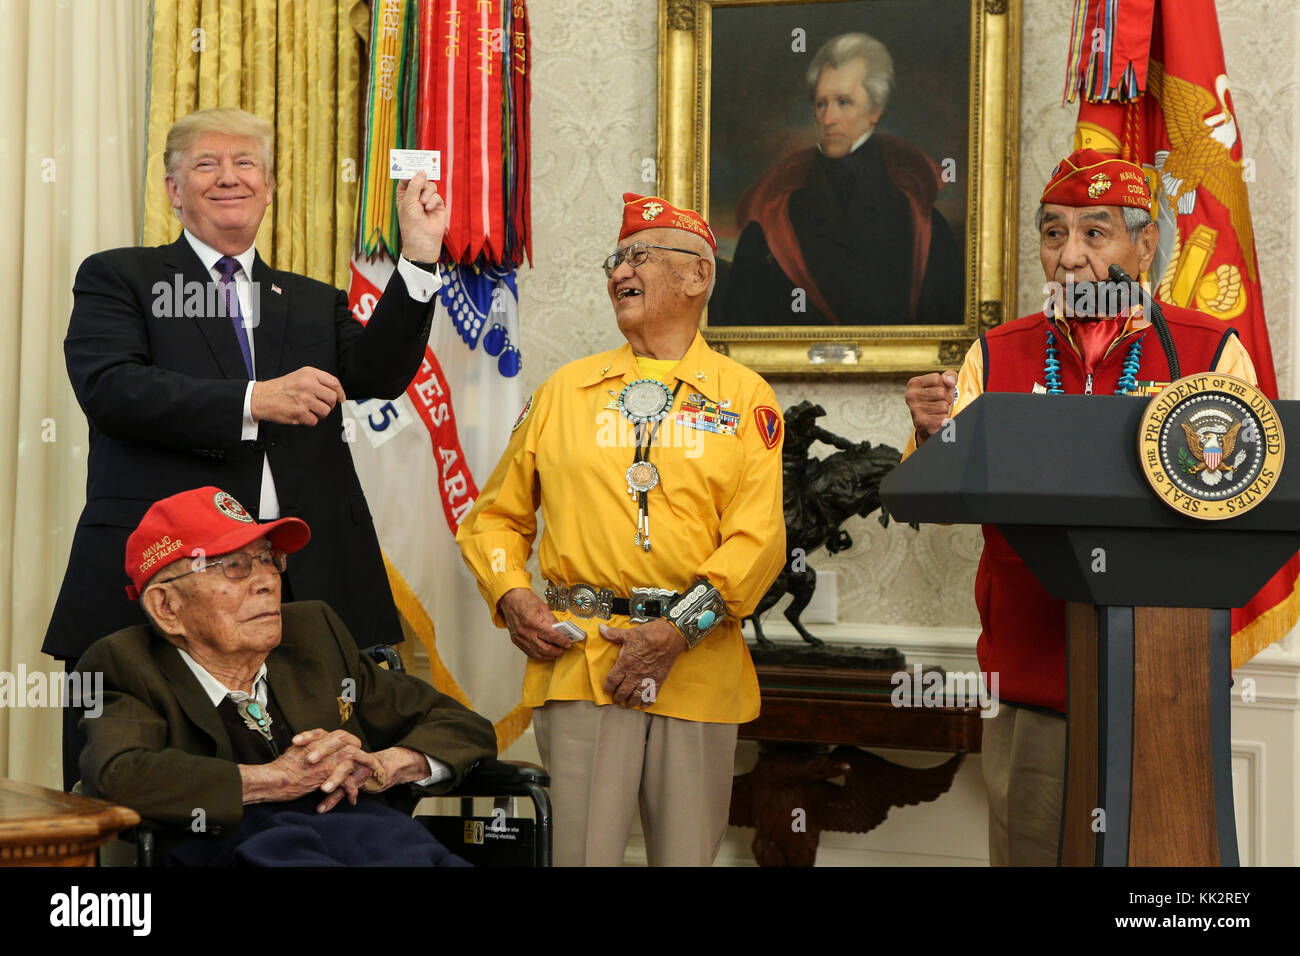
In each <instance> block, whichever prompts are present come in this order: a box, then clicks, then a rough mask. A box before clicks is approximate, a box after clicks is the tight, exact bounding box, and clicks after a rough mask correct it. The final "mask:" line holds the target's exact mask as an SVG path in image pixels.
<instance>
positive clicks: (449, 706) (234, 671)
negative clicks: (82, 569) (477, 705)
mask: <svg viewBox="0 0 1300 956" xmlns="http://www.w3.org/2000/svg"><path fill="white" fill-rule="evenodd" d="M310 537H311V535H310V532H309V530H308V527H307V525H306V524H305V523H304V522H302V521H300V520H299V519H297V518H281V519H279V520H277V521H271V522H267V523H262V524H259V523H257V522H255V521H254V520H253V518H252V516H251V515H250V514H248V512H247V511H246V510H245V509H244V508H243V506H242V505H240V503H239V502H238V501H237V500H236V499H235V498H234V497H233V496H232V495H230V494H228V493H226V492H224V491H222V490H220V489H218V488H215V487H211V486H208V487H205V488H197V489H194V490H192V491H186V492H182V493H181V494H177V495H173V496H171V497H169V498H166V499H164V500H162V501H160V502H158V503H157V504H155V505H154V506H153V507H152V508H150V509H149V511H148V512H147V513H146V514H145V516H144V518H143V519H142V520H141V522H140V526H139V527H138V528H137V529H136V530H135V531H134V532H133V533H132V534H131V535H130V537H129V539H128V541H127V544H126V548H125V552H126V568H127V574H128V576H129V577H130V579H131V581H132V585H131V586H130V591H131V593H132V594H134V595H138V597H139V600H140V602H141V605H142V606H143V609H144V611H145V613H146V614H147V616H148V617H149V619H150V621H151V622H152V623H151V624H142V625H137V626H135V627H130V628H126V629H125V630H122V631H119V632H117V633H116V634H113V635H111V636H109V637H105V638H103V639H102V640H100V641H97V642H96V643H95V644H94V645H93V646H92V647H91V648H90V650H88V651H87V652H86V653H85V654H84V655H83V656H82V659H81V665H80V666H81V668H82V670H83V671H84V672H87V673H94V672H98V673H102V674H103V686H104V694H103V709H102V713H100V714H99V716H90V715H89V714H88V715H87V716H86V717H84V718H83V719H82V722H81V727H82V731H83V733H84V734H85V736H86V741H87V742H86V746H85V749H84V750H83V751H82V753H81V771H82V776H83V781H84V786H85V789H86V792H87V793H88V794H90V795H92V796H100V797H103V798H105V799H108V800H112V801H115V802H117V803H121V804H124V805H126V806H129V807H131V808H132V809H134V810H136V811H137V812H138V813H140V814H141V815H142V816H143V817H145V818H146V819H149V820H154V821H158V822H162V823H168V824H174V825H179V826H182V827H184V828H186V829H190V830H194V831H200V832H202V833H203V834H204V838H203V839H199V840H192V841H190V845H189V846H187V847H186V849H185V851H184V853H183V856H184V858H185V859H186V860H187V861H189V862H210V861H211V859H212V858H213V857H214V856H216V858H217V859H221V860H225V861H229V860H231V859H232V858H233V857H234V854H236V853H238V854H239V856H238V857H237V860H238V861H239V862H257V861H263V860H270V859H274V860H276V861H277V862H285V861H286V859H287V860H288V861H291V862H298V863H303V862H324V861H326V860H328V861H332V862H343V863H361V862H365V863H381V862H387V863H422V862H423V863H432V862H435V861H437V860H439V859H440V858H441V856H442V853H443V851H442V849H441V847H440V846H438V844H436V843H435V842H433V841H432V838H431V837H429V836H428V834H427V833H426V832H425V831H424V830H423V828H422V827H421V826H420V825H419V824H418V823H415V822H413V821H411V820H410V818H409V815H410V812H411V809H412V808H413V805H414V802H415V797H414V794H413V793H412V792H411V790H410V788H408V787H401V788H400V789H393V788H394V787H396V786H397V785H399V784H415V785H417V786H419V787H422V788H433V789H431V790H427V789H426V792H428V793H437V792H440V791H445V790H446V789H449V788H450V787H452V786H454V785H455V784H457V783H459V782H460V781H461V779H462V778H463V777H464V775H465V773H466V771H467V770H468V768H469V767H471V766H472V765H473V764H474V763H476V762H477V761H479V760H482V759H485V758H490V757H494V756H495V755H496V737H495V734H494V732H493V730H492V725H491V724H490V723H489V722H488V721H486V720H484V719H483V718H482V717H480V716H478V715H477V714H475V713H473V712H472V711H469V710H467V709H466V708H464V707H462V706H461V705H460V704H458V703H457V702H456V701H454V700H452V699H451V698H449V697H446V696H444V695H442V694H440V693H438V691H436V690H435V689H434V688H433V687H432V686H431V685H430V684H428V683H426V682H425V681H422V680H420V679H418V678H416V677H412V676H410V675H408V674H402V673H396V672H393V671H388V670H385V669H383V668H381V667H379V666H378V665H376V664H375V663H374V662H373V661H371V660H370V659H369V658H368V657H366V656H364V655H362V654H360V653H359V652H358V650H357V648H356V646H355V643H354V642H353V640H352V637H351V635H350V634H349V633H348V630H347V628H346V626H345V625H344V624H343V622H342V621H340V620H339V618H338V616H337V615H335V614H334V612H333V611H331V610H330V608H329V607H328V605H326V604H324V603H323V602H319V601H310V602H301V603H297V604H285V605H281V603H280V595H281V588H280V581H281V572H282V571H283V570H284V569H285V567H286V566H287V562H288V557H287V555H288V554H289V553H293V552H297V551H298V550H299V549H300V548H302V546H303V545H304V544H306V543H307V541H308V539H309V538H310ZM195 551H197V552H198V556H196V557H191V552H195ZM296 560H297V558H295V561H296ZM345 798H346V800H347V805H346V806H340V804H341V802H342V801H343V800H344V799H345ZM254 805H257V806H256V808H255V809H254ZM200 811H201V812H200ZM327 811H332V812H330V813H329V819H328V820H326V819H323V817H322V814H325V813H326V812H327ZM195 844H197V845H195ZM322 846H323V848H324V849H323V851H320V848H321V847H322ZM377 847H386V848H387V850H386V851H385V853H384V855H383V856H382V857H377V856H375V853H376V852H377V851H376V848H377ZM322 852H323V855H322Z"/></svg>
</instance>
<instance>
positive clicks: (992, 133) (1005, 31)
mask: <svg viewBox="0 0 1300 956" xmlns="http://www.w3.org/2000/svg"><path fill="white" fill-rule="evenodd" d="M931 2H932V3H940V2H945V3H951V4H952V5H954V6H956V7H958V8H959V9H958V10H956V11H954V12H953V14H952V15H951V17H950V18H949V21H948V22H949V27H950V30H955V29H959V28H953V27H952V24H959V23H961V22H963V21H962V17H963V13H962V11H963V10H966V9H969V51H970V52H969V61H968V63H969V89H968V91H967V92H968V98H967V99H968V104H967V112H968V116H969V127H968V129H969V133H968V136H967V152H966V156H965V169H966V170H969V171H970V175H969V182H968V183H967V184H966V188H965V194H964V202H963V200H962V199H960V198H959V199H957V200H952V199H949V200H948V202H949V204H950V206H951V205H952V204H954V203H955V204H956V205H958V206H961V205H964V215H965V220H964V234H963V235H960V236H958V235H956V230H954V233H953V234H954V236H955V238H956V242H957V246H958V248H959V254H960V256H961V262H962V265H963V267H964V273H965V274H964V278H963V279H962V280H960V281H961V282H962V285H961V287H960V290H959V293H960V294H961V295H962V296H963V306H962V309H961V313H960V315H961V318H962V319H963V321H962V322H961V323H960V324H956V323H954V324H942V325H937V324H928V325H921V324H911V325H907V324H899V325H848V324H843V325H839V324H837V325H788V326H783V325H754V326H751V325H737V324H729V325H713V326H711V325H710V324H709V318H708V314H707V313H706V315H705V317H704V320H703V322H702V326H701V329H702V331H703V333H704V335H705V337H706V339H707V340H708V341H709V343H710V345H712V346H713V347H714V348H715V349H718V350H719V351H722V352H724V353H726V354H729V355H730V356H732V357H733V358H735V359H736V360H737V361H739V362H741V363H743V364H745V365H747V366H749V367H750V368H752V369H754V370H755V371H757V372H759V373H761V374H764V375H778V376H779V375H800V374H807V373H816V374H819V375H820V374H832V375H858V376H862V375H898V374H907V373H918V372H927V371H932V370H934V369H935V368H939V367H955V366H957V365H959V364H960V363H961V361H962V358H963V357H964V355H965V353H966V350H967V349H968V348H969V346H970V344H971V342H972V341H973V340H974V339H975V338H976V337H978V336H979V335H980V333H981V332H983V331H984V330H986V329H988V328H991V327H993V326H995V325H998V324H999V323H1001V322H1002V321H1003V320H1008V319H1011V318H1015V315H1014V303H1015V287H1016V236H1017V219H1016V217H1017V209H1016V195H1017V193H1016V189H1017V181H1018V173H1019V169H1018V149H1019V142H1018V141H1019V88H1020V0H972V2H970V3H962V2H961V0H931ZM837 4H838V5H841V6H843V8H844V13H845V15H846V19H845V23H844V25H843V28H842V32H859V31H861V27H860V26H859V24H860V23H861V22H862V20H864V19H866V17H864V16H863V12H864V11H867V12H870V13H871V14H872V15H873V17H874V16H875V15H876V14H877V13H879V14H881V15H884V14H887V13H888V12H889V10H890V9H898V6H899V5H898V4H897V3H891V2H890V0H659V118H658V136H659V140H658V187H659V194H660V195H661V196H662V197H663V198H665V199H667V200H668V201H669V202H671V203H674V204H677V205H682V206H687V207H690V208H692V209H697V210H699V211H700V212H701V213H702V214H703V215H704V216H705V217H706V218H708V219H709V221H710V222H711V223H713V225H714V229H715V232H717V231H718V230H719V225H720V223H719V222H715V221H714V219H713V217H712V213H714V212H716V210H711V208H710V206H711V202H710V195H709V193H710V189H709V184H710V168H711V161H712V159H713V156H712V154H711V136H712V130H713V116H712V102H711V99H712V89H713V85H714V82H715V80H716V81H717V82H718V83H722V82H725V78H723V77H718V78H715V77H714V75H713V66H714V64H713V61H714V52H715V46H714V43H715V36H714V19H715V13H717V12H720V11H722V12H723V16H724V18H726V17H730V19H727V20H726V21H725V22H726V23H731V24H735V23H737V22H738V21H737V19H736V17H737V16H754V15H755V14H754V11H755V10H758V9H759V8H772V7H787V8H804V7H807V8H810V9H809V10H808V11H807V13H808V15H809V17H810V18H811V17H813V16H814V14H815V15H816V16H820V17H822V19H823V21H825V18H826V17H827V16H836V15H838V11H837V10H835V9H834V6H835V5H837ZM723 8H740V9H737V10H735V11H732V10H726V11H723ZM812 8H815V9H812ZM945 9H946V8H945ZM850 13H852V14H853V16H851V17H849V16H847V15H848V14H850ZM770 15H772V14H769V16H770ZM897 18H898V20H899V21H900V23H899V24H897V25H895V28H894V29H895V33H896V34H899V35H904V36H909V42H910V35H908V34H906V33H905V30H908V29H910V30H915V31H922V32H924V31H927V30H931V31H932V30H935V29H938V28H941V27H942V25H941V24H935V23H927V22H924V20H923V19H922V18H917V22H915V24H914V26H911V27H906V28H905V27H904V26H902V20H903V16H902V15H901V14H900V15H898V17H897ZM872 22H873V23H874V22H878V21H877V20H875V19H873V20H872ZM885 25H886V26H887V25H888V24H887V23H886V24H885ZM790 32H791V33H792V34H793V35H795V37H796V40H795V43H794V44H792V46H797V45H798V40H799V37H798V31H790ZM825 32H826V31H825V30H824V29H823V30H822V33H825ZM734 35H735V34H730V33H729V34H728V36H734ZM881 38H882V40H883V39H884V35H883V34H882V35H881ZM823 39H825V37H821V38H818V37H812V36H810V37H809V38H808V40H807V57H808V58H809V59H808V60H807V61H806V62H811V57H812V55H813V51H815V50H816V49H817V44H818V43H820V42H822V40H823ZM959 39H960V38H959V37H957V35H956V34H955V33H954V38H950V40H949V42H950V43H956V42H957V41H958V40H959ZM730 42H733V43H736V42H739V41H735V40H732V41H730ZM750 55H753V56H756V57H757V56H758V54H751V53H749V52H746V53H745V56H750ZM732 59H733V60H734V59H735V55H734V54H732ZM895 61H896V62H895V71H896V74H897V75H898V80H897V82H898V85H899V87H900V88H901V86H902V84H903V83H904V82H906V80H905V78H904V73H905V70H906V69H907V68H908V67H909V64H906V63H903V62H902V61H900V60H899V58H898V56H897V55H895ZM762 67H763V68H764V69H767V68H770V67H771V63H770V61H767V62H764V63H763V64H762ZM949 68H950V69H953V68H954V67H951V66H950V67H949ZM734 72H736V73H737V75H738V76H739V75H740V74H741V73H742V72H743V71H739V70H738V71H734ZM750 78H751V77H750V76H749V75H745V76H744V77H743V79H744V80H745V82H746V83H747V82H748V81H749V80H750ZM927 79H929V77H927ZM744 85H745V84H744V83H741V84H738V85H737V87H736V89H737V91H738V92H742V93H743V90H742V89H741V87H743V86H744ZM792 95H793V94H792ZM804 95H806V94H804ZM934 99H935V97H934V96H933V94H930V99H929V100H927V101H926V102H927V103H928V102H933V100H934ZM958 102H959V101H958ZM946 108H947V109H949V110H950V111H954V112H956V113H958V114H959V113H960V109H959V107H954V106H953V105H952V103H951V102H949V103H948V104H947V105H946ZM742 115H745V116H749V115H756V114H742ZM762 115H763V116H766V115H767V114H766V113H764V114H762ZM808 115H809V118H810V119H811V115H812V114H811V110H810V112H809V114H808ZM747 121H748V120H747ZM763 121H764V120H763V119H762V118H759V119H755V120H753V122H763ZM723 122H731V121H730V120H728V119H725V114H724V119H723ZM880 122H881V129H882V130H887V129H888V128H889V125H890V113H889V111H888V110H886V113H885V115H884V117H883V119H882V120H881V121H880ZM946 132H947V135H949V136H951V135H952V133H951V130H947V131H946ZM812 138H813V139H814V140H815V138H816V133H815V131H814V133H813V136H812ZM855 148H856V147H855ZM808 152H810V153H811V150H808ZM776 158H777V157H772V159H776ZM721 165H722V164H720V167H721ZM774 165H775V164H774ZM949 195H951V194H949ZM934 208H935V211H936V214H938V205H937V203H936V204H935V207H934ZM734 218H738V217H733V219H734ZM723 251H724V250H723V248H722V236H721V234H720V235H719V258H720V260H722V261H720V263H719V272H720V276H721V275H724V270H725V269H727V268H729V267H730V263H729V262H727V261H725V260H723ZM769 261H771V257H769ZM921 261H924V260H921ZM787 272H788V270H787ZM926 281H929V275H928V274H927V275H926ZM918 284H919V280H918ZM798 291H800V290H796V292H798ZM950 301H955V300H952V299H950ZM913 302H915V297H914V298H913ZM713 305H714V306H715V307H718V308H719V310H720V311H719V315H720V317H721V316H723V315H724V313H723V312H722V311H721V309H722V307H721V306H719V300H718V298H717V296H715V298H714V299H713ZM733 314H739V313H735V312H734V310H733ZM817 314H820V313H817ZM952 314H954V315H956V314H957V313H956V310H955V309H953V310H952Z"/></svg>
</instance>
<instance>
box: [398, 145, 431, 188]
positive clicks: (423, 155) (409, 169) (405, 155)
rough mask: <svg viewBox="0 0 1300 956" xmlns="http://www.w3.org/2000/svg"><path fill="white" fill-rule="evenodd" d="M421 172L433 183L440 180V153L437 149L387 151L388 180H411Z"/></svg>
mask: <svg viewBox="0 0 1300 956" xmlns="http://www.w3.org/2000/svg"><path fill="white" fill-rule="evenodd" d="M421 170H423V171H424V174H425V176H426V177H428V178H429V179H430V180H432V181H434V182H436V181H438V180H439V179H441V178H442V151H441V150H437V149H390V150H389V151H388V176H389V178H390V179H411V178H412V177H413V176H415V174H416V173H418V172H420V171H421Z"/></svg>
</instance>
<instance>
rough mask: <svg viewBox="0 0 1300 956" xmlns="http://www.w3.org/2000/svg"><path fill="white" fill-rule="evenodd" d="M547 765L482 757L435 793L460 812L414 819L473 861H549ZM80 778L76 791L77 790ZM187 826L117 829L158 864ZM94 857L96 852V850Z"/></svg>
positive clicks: (391, 663)
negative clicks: (483, 802)
mask: <svg viewBox="0 0 1300 956" xmlns="http://www.w3.org/2000/svg"><path fill="white" fill-rule="evenodd" d="M362 653H363V654H365V655H367V656H368V657H370V658H371V659H373V660H375V661H376V662H378V663H380V664H386V665H387V666H388V668H389V669H390V670H395V671H405V667H404V666H403V664H402V659H401V658H400V657H399V656H398V654H397V651H396V650H394V649H393V647H392V646H391V645H388V644H376V645H374V646H373V647H367V648H363V649H362ZM550 783H551V780H550V777H549V776H548V775H547V774H546V771H545V770H543V769H542V768H541V767H538V766H536V765H534V764H529V763H524V762H522V761H506V760H483V761H480V762H479V763H477V764H475V765H474V766H473V767H472V768H471V769H470V771H469V773H467V774H466V775H465V779H464V780H462V781H461V784H460V786H458V787H456V788H455V789H454V790H451V791H449V792H448V793H444V794H440V795H439V797H438V799H447V798H454V799H458V800H459V801H460V816H459V817H453V816H445V815H435V814H417V815H416V816H415V819H416V821H417V822H419V823H420V824H421V825H422V826H424V828H425V829H426V830H428V831H429V832H430V833H431V834H433V836H434V838H435V839H437V840H438V841H439V842H440V843H441V844H442V845H443V846H445V847H446V848H447V849H448V850H450V851H451V852H452V853H455V854H456V855H457V856H459V857H462V858H463V859H465V860H466V861H468V862H469V863H472V864H474V865H475V866H544V867H549V866H550V865H551V848H552V817H551V800H550V796H549V795H548V794H547V792H546V788H547V787H548V786H550ZM80 786H81V785H80V783H78V784H77V786H76V787H74V788H73V789H74V791H77V792H79V791H80ZM519 797H527V798H528V799H529V800H531V801H532V805H533V819H531V820H529V819H527V818H517V817H512V816H509V815H507V808H508V807H509V806H510V805H512V804H513V801H514V800H516V799H517V798H519ZM475 798H491V799H492V801H493V812H492V815H491V816H489V817H482V816H475V814H474V800H475ZM187 832H188V831H186V830H184V829H182V828H177V827H172V826H163V825H160V824H156V823H153V822H151V821H147V820H142V821H141V822H140V823H139V824H137V825H136V826H134V827H132V828H131V829H129V830H124V831H123V832H122V833H121V834H119V839H120V840H122V841H125V842H126V843H134V844H135V847H136V865H137V866H140V867H157V866H162V865H163V862H164V860H165V859H166V857H167V848H168V844H169V842H171V841H173V840H175V839H178V838H180V837H182V836H184V835H185V834H186V833H187ZM97 857H98V853H97Z"/></svg>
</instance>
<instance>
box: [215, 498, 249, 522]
mask: <svg viewBox="0 0 1300 956" xmlns="http://www.w3.org/2000/svg"><path fill="white" fill-rule="evenodd" d="M212 503H213V504H214V505H216V506H217V510H218V511H220V512H221V513H222V514H223V515H225V516H226V517H227V518H234V519H235V520H236V521H243V522H245V523H246V524H252V523H253V516H252V515H250V514H249V513H248V512H247V511H245V510H244V506H243V505H241V504H240V503H239V502H238V501H236V500H235V496H234V495H232V494H229V493H228V492H225V491H218V492H217V493H216V494H215V495H213V496H212Z"/></svg>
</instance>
